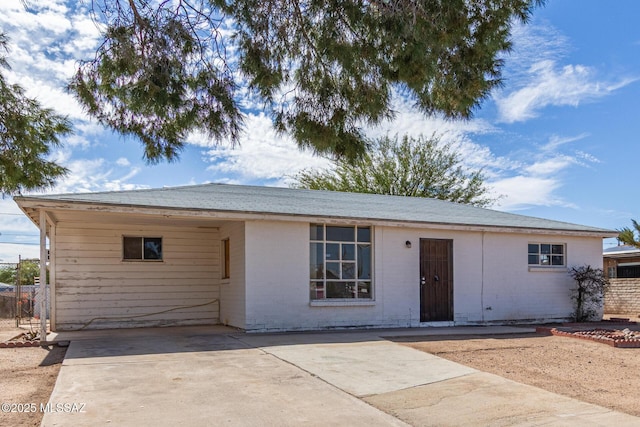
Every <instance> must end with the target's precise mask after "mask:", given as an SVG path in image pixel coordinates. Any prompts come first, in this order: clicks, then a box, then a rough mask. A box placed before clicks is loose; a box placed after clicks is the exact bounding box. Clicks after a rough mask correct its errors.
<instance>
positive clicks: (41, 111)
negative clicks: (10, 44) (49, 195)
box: [0, 33, 71, 195]
mask: <svg viewBox="0 0 640 427" xmlns="http://www.w3.org/2000/svg"><path fill="white" fill-rule="evenodd" d="M6 53H7V38H6V36H5V35H4V34H2V33H0V193H2V194H9V195H12V194H19V193H21V192H22V191H26V190H39V189H43V188H47V187H51V186H53V184H54V183H55V180H56V179H58V178H60V177H62V176H64V175H65V174H66V173H67V169H65V168H64V167H62V166H60V165H58V164H56V163H55V162H53V161H51V160H48V159H47V156H48V155H49V153H50V150H51V147H54V146H57V145H59V144H60V137H61V136H63V135H66V134H68V133H70V132H71V124H70V123H69V121H68V120H67V119H66V118H65V117H62V116H59V115H57V114H55V113H54V112H53V111H52V110H51V109H48V108H43V107H42V106H41V105H40V104H39V103H38V102H37V101H36V100H34V99H32V98H29V97H27V96H26V95H25V93H24V89H23V88H22V87H21V86H19V85H15V84H14V85H12V84H9V83H7V81H6V79H5V77H4V75H3V74H2V72H1V69H2V68H5V69H6V68H8V67H9V64H8V61H7V59H6Z"/></svg>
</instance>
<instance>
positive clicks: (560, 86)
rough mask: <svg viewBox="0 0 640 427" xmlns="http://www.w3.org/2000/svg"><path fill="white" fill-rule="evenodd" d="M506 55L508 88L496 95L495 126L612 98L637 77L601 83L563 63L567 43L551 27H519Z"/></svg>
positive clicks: (589, 70) (589, 71) (588, 71)
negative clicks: (556, 108)
mask: <svg viewBox="0 0 640 427" xmlns="http://www.w3.org/2000/svg"><path fill="white" fill-rule="evenodd" d="M512 36H513V37H512V39H513V50H512V52H510V53H509V54H507V55H505V58H504V59H505V61H506V64H507V67H506V68H505V69H504V77H505V82H508V86H507V88H506V89H503V90H498V91H496V92H495V93H494V96H493V99H494V101H495V103H496V106H497V108H498V121H499V122H503V123H514V122H523V121H526V120H530V119H532V118H535V117H538V115H539V114H540V111H541V110H542V109H543V108H545V107H548V106H573V107H577V106H579V105H580V104H581V103H585V102H590V101H593V100H596V99H598V98H602V97H605V96H608V95H610V94H611V93H612V92H614V91H616V90H617V89H620V88H622V87H624V86H626V85H628V84H630V83H632V82H634V81H636V80H638V78H637V77H632V78H630V77H622V78H620V77H616V78H605V77H602V76H600V75H599V73H598V72H597V70H596V69H595V68H593V67H589V66H586V65H582V64H564V65H563V64H562V62H561V61H562V60H563V59H564V58H565V57H566V55H567V53H568V51H569V50H570V45H569V41H568V40H567V38H566V37H564V35H562V34H561V33H559V32H558V30H557V29H555V28H554V27H552V26H550V25H545V24H543V25H523V24H517V25H515V26H514V28H513V33H512Z"/></svg>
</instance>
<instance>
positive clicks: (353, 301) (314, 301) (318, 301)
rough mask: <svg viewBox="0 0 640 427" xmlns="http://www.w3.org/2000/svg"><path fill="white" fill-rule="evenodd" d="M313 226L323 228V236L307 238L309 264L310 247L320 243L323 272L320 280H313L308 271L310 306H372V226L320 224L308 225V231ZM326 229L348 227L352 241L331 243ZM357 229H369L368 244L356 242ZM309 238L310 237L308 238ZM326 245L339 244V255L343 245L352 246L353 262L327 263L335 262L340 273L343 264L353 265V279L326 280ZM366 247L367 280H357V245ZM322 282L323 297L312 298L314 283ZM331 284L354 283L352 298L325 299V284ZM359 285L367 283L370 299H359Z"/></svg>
mask: <svg viewBox="0 0 640 427" xmlns="http://www.w3.org/2000/svg"><path fill="white" fill-rule="evenodd" d="M314 226H322V227H323V235H322V237H323V238H322V239H311V238H309V257H308V259H309V262H310V263H311V245H313V244H317V243H322V251H323V261H324V262H323V264H322V265H323V272H322V276H323V277H322V279H318V278H313V277H311V276H312V275H311V271H309V282H308V283H309V300H310V302H311V305H359V304H365V305H367V304H374V301H375V291H374V289H375V286H374V246H375V245H374V228H373V226H370V225H365V224H360V225H353V224H322V223H310V224H309V229H311V227H314ZM327 227H350V228H353V229H354V240H353V241H333V240H327ZM358 228H368V229H369V241H368V242H358ZM309 237H311V236H309ZM327 243H329V244H339V245H340V246H339V247H340V253H342V245H343V244H353V245H354V251H355V254H354V260H353V261H351V260H342V259H340V260H334V261H332V260H329V262H336V263H339V265H340V271H342V265H343V264H349V263H353V264H354V270H355V271H354V278H353V279H344V278H339V279H328V278H327V259H326V254H327ZM359 244H360V245H368V246H369V252H370V257H371V258H370V260H369V268H370V271H369V279H359V278H358V245H359ZM319 282H322V288H323V297H322V298H317V297H316V298H313V297H312V295H311V294H312V288H313V286H315V284H314V283H319ZM331 282H336V283H337V282H354V283H355V292H354V298H327V283H331ZM360 283H363V284H364V283H369V293H370V295H371V296H370V297H359V296H358V294H359V293H360V292H359V290H360V286H359V285H360Z"/></svg>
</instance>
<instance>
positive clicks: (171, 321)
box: [55, 221, 220, 330]
mask: <svg viewBox="0 0 640 427" xmlns="http://www.w3.org/2000/svg"><path fill="white" fill-rule="evenodd" d="M123 235H129V236H145V237H162V239H163V241H162V245H163V258H164V259H163V261H162V262H135V261H122V236H123ZM55 240H56V242H55V257H56V259H55V261H56V262H55V269H56V271H55V273H56V283H55V293H56V304H55V309H56V313H55V314H56V316H55V319H56V325H55V328H56V329H57V330H73V329H78V328H81V327H83V326H84V325H87V324H88V322H91V323H90V324H88V326H87V328H112V327H138V326H165V325H195V324H215V323H218V321H219V314H218V308H219V301H218V298H219V279H220V271H219V250H220V245H219V242H220V240H219V237H218V231H217V229H200V228H195V227H175V226H172V225H171V223H169V222H167V225H154V226H142V225H139V226H138V225H126V224H124V221H123V223H116V222H114V223H95V224H93V223H92V224H87V223H74V222H60V223H58V224H57V229H56V236H55ZM206 303H209V304H206ZM200 304H206V305H204V306H200V307H191V308H181V309H177V310H172V309H175V308H177V307H187V306H195V305H200ZM166 310H171V311H168V312H165V313H160V314H154V315H150V316H144V317H134V316H140V315H145V314H149V313H158V312H161V311H166ZM99 318H106V319H99ZM92 319H95V320H93V321H92Z"/></svg>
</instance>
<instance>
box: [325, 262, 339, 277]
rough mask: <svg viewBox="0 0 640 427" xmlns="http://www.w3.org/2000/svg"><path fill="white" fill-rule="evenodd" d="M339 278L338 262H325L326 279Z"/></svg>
mask: <svg viewBox="0 0 640 427" xmlns="http://www.w3.org/2000/svg"><path fill="white" fill-rule="evenodd" d="M339 278H340V263H339V262H328V263H327V279H339Z"/></svg>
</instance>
